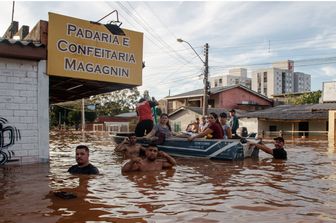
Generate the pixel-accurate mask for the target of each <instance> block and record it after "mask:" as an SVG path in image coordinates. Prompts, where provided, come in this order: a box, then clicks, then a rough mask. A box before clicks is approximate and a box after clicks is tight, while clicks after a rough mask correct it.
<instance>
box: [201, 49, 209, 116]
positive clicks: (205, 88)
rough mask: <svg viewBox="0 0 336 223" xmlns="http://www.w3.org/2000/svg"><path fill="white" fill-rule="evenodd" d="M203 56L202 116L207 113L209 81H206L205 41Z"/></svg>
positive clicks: (207, 67) (207, 70) (207, 64)
mask: <svg viewBox="0 0 336 223" xmlns="http://www.w3.org/2000/svg"><path fill="white" fill-rule="evenodd" d="M204 56H205V61H204V78H203V83H204V92H203V112H202V113H203V116H204V115H208V90H209V82H208V76H209V60H208V56H209V44H208V43H206V44H205V45H204Z"/></svg>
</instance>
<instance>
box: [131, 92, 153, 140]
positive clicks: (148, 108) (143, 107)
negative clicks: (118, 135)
mask: <svg viewBox="0 0 336 223" xmlns="http://www.w3.org/2000/svg"><path fill="white" fill-rule="evenodd" d="M156 105H158V103H157V102H156V101H146V99H144V98H141V99H140V100H139V103H138V104H137V105H136V112H137V115H138V124H137V126H136V127H135V135H136V136H137V137H142V136H144V135H145V132H146V134H148V133H149V132H150V131H152V129H153V115H152V107H154V106H156Z"/></svg>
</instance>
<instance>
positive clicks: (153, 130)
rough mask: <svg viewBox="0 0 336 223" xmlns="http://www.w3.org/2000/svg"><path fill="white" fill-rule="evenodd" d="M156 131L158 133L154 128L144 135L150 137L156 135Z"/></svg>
mask: <svg viewBox="0 0 336 223" xmlns="http://www.w3.org/2000/svg"><path fill="white" fill-rule="evenodd" d="M155 133H156V129H155V128H153V129H152V131H150V132H149V133H148V134H147V135H145V136H144V138H146V139H150V138H152V137H153V136H154V135H155Z"/></svg>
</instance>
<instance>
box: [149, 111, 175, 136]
mask: <svg viewBox="0 0 336 223" xmlns="http://www.w3.org/2000/svg"><path fill="white" fill-rule="evenodd" d="M161 135H164V136H165V138H166V139H167V138H170V137H172V136H173V135H174V133H173V132H172V131H171V127H170V124H169V118H168V115H167V114H166V113H163V114H161V115H160V119H159V123H158V124H156V125H155V126H154V128H153V129H152V131H150V132H149V133H148V134H147V135H146V136H145V138H152V137H153V136H157V137H160V136H161Z"/></svg>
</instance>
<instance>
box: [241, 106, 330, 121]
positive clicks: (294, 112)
mask: <svg viewBox="0 0 336 223" xmlns="http://www.w3.org/2000/svg"><path fill="white" fill-rule="evenodd" d="M329 110H336V103H325V104H308V105H279V106H276V107H273V108H269V109H264V110H261V111H255V112H248V113H245V114H244V115H242V116H241V117H243V118H244V117H245V118H261V119H270V120H313V119H315V120H316V119H328V111H329Z"/></svg>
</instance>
